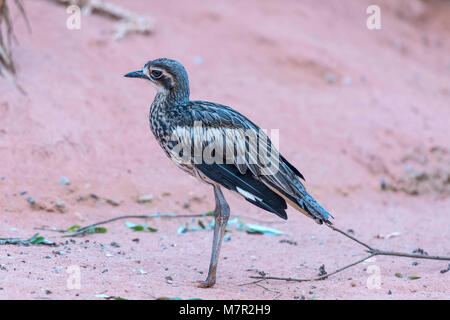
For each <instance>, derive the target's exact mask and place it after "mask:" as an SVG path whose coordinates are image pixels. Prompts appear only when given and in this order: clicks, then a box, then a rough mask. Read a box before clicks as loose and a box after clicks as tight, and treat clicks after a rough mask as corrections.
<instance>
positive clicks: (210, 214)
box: [203, 211, 214, 217]
mask: <svg viewBox="0 0 450 320" xmlns="http://www.w3.org/2000/svg"><path fill="white" fill-rule="evenodd" d="M203 216H204V217H211V216H214V211H209V212H207V213H205V214H204V215H203Z"/></svg>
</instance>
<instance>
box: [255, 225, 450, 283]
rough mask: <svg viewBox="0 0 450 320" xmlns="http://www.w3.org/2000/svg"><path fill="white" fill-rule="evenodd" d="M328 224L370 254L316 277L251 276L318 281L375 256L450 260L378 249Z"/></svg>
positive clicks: (448, 258) (268, 278)
mask: <svg viewBox="0 0 450 320" xmlns="http://www.w3.org/2000/svg"><path fill="white" fill-rule="evenodd" d="M326 226H327V227H328V228H330V229H332V230H334V231H336V232H338V233H340V234H342V235H344V236H345V237H347V238H349V239H351V240H352V241H355V242H356V243H358V244H360V245H361V246H363V247H366V248H367V249H368V250H367V252H369V255H367V256H366V257H364V258H362V259H360V260H358V261H355V262H353V263H351V264H348V265H346V266H344V267H342V268H339V269H337V270H335V271H333V272H331V273H328V274H325V275H322V276H319V277H315V278H307V279H297V278H286V277H271V276H250V278H252V279H261V280H283V281H295V282H304V281H318V280H323V279H325V278H328V277H329V276H331V275H334V274H336V273H339V272H341V271H343V270H345V269H348V268H350V267H353V266H355V265H357V264H360V263H362V262H364V261H366V260H367V259H370V258H372V257H374V256H396V257H407V258H416V259H430V260H446V261H450V257H445V256H428V255H422V254H413V253H405V252H396V251H386V250H380V249H376V248H373V247H371V246H370V245H368V244H367V243H365V242H363V241H361V240H359V239H357V238H355V237H353V236H352V235H349V234H348V233H347V232H345V231H342V230H341V229H339V228H337V227H335V226H333V225H330V224H326ZM249 284H254V283H249Z"/></svg>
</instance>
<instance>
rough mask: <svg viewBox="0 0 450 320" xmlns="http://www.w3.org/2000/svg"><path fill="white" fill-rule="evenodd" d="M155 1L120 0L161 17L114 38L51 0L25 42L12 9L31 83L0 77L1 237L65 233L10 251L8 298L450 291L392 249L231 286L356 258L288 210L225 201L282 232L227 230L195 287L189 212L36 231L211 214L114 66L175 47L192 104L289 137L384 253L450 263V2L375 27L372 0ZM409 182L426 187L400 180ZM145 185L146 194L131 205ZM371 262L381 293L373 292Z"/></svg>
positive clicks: (142, 89)
mask: <svg viewBox="0 0 450 320" xmlns="http://www.w3.org/2000/svg"><path fill="white" fill-rule="evenodd" d="M110 1H111V2H114V3H122V4H124V2H122V1H118V0H115V1H113V0H110ZM151 3H152V4H149V2H147V1H137V0H132V1H131V0H130V1H127V2H126V6H127V8H129V9H130V10H133V11H136V12H140V13H141V14H144V15H148V16H152V17H154V18H155V19H156V30H155V32H154V34H153V35H151V36H142V35H130V36H128V37H126V38H125V39H123V40H121V41H114V40H112V31H113V29H114V22H112V21H111V20H109V19H107V18H105V17H100V16H97V15H91V16H87V17H83V18H82V28H81V30H68V29H67V28H66V18H67V14H66V12H65V8H63V7H60V6H56V5H54V4H52V3H50V2H48V1H43V0H39V1H38V0H36V1H26V7H27V11H28V15H29V19H30V22H31V24H32V27H33V32H32V34H28V33H27V31H26V26H25V24H24V23H23V21H21V20H20V18H19V14H18V13H17V12H15V11H14V12H13V13H14V17H17V18H18V19H16V23H15V27H16V34H17V37H18V38H19V40H20V45H19V46H15V47H14V56H15V59H16V63H17V66H18V81H19V82H20V83H21V85H22V86H23V88H25V90H26V91H27V93H28V95H26V96H24V95H22V94H20V92H18V91H17V90H15V89H14V88H12V87H11V86H10V85H9V84H8V83H7V82H6V81H5V80H4V79H0V115H1V116H0V159H1V162H0V163H1V166H0V176H1V177H2V178H1V180H0V209H1V214H0V237H23V238H27V237H30V236H31V235H33V234H34V233H36V232H39V233H40V234H41V235H43V236H45V237H46V238H47V239H49V240H52V241H55V242H57V243H58V244H60V245H59V246H58V247H49V246H43V245H37V246H31V247H18V246H14V245H7V246H5V245H3V246H0V298H1V299H20V298H26V299H96V298H97V299H103V298H102V296H96V295H99V294H104V295H107V296H115V297H123V298H127V299H153V298H156V297H180V298H183V299H189V298H202V299H302V298H305V299H448V298H449V297H450V295H449V294H450V283H449V275H450V272H447V273H441V272H440V271H441V270H444V269H447V263H445V262H442V261H428V260H414V259H407V258H393V257H392V258H391V257H377V259H376V260H373V261H370V262H367V263H365V264H360V265H358V266H356V267H354V268H351V269H348V270H346V271H344V272H342V273H339V274H337V275H335V276H333V277H331V278H329V279H327V280H325V281H320V282H315V283H307V282H305V283H286V282H284V281H281V282H277V281H265V282H262V283H260V285H261V286H258V285H254V284H253V285H243V286H240V285H241V284H245V283H248V282H251V281H252V279H250V278H249V276H252V275H257V274H258V272H261V271H263V272H265V273H266V274H268V275H272V276H285V277H287V276H290V277H297V278H304V277H310V276H315V275H317V273H318V272H319V271H318V270H319V267H320V266H321V265H322V264H324V265H325V269H326V270H327V271H328V272H331V271H332V270H334V269H336V268H338V267H340V266H343V265H345V264H347V263H350V262H352V261H354V260H357V259H359V258H361V257H363V255H364V250H363V248H361V247H358V246H357V245H355V244H354V243H352V242H351V241H349V240H348V239H346V238H344V237H342V236H340V235H338V234H337V233H334V232H331V231H330V230H329V229H328V228H325V227H323V226H319V225H316V224H315V223H314V222H313V221H311V220H309V219H307V218H305V217H304V216H303V215H300V214H298V213H297V212H295V211H294V210H290V211H289V212H288V214H289V220H288V221H286V222H285V221H281V220H280V219H278V218H277V217H276V216H274V215H270V214H269V213H266V212H261V211H260V210H259V209H258V208H256V207H253V206H250V205H249V204H248V203H247V202H245V201H243V200H241V199H238V198H235V197H234V196H232V195H230V194H228V193H227V194H226V197H227V198H228V199H229V202H230V205H231V208H232V213H233V214H234V215H238V216H240V218H241V219H242V220H243V221H245V222H251V223H258V224H261V225H265V226H270V227H272V228H276V229H278V230H281V231H283V232H284V233H285V234H284V235H280V236H271V235H250V234H247V233H245V232H242V231H238V230H236V229H235V226H230V230H231V231H232V232H230V233H229V235H230V236H231V238H230V239H229V241H227V242H226V243H225V244H224V247H223V250H222V259H221V262H220V265H219V271H218V283H217V285H216V286H215V287H214V288H212V289H206V290H205V289H200V288H196V286H195V284H194V283H193V281H195V280H201V279H203V278H204V277H205V274H206V272H207V267H208V263H209V256H210V247H211V242H212V232H211V231H196V232H189V233H186V234H179V233H177V230H178V228H179V227H180V226H182V225H184V224H185V223H186V222H189V223H191V224H193V225H194V224H196V223H197V222H196V221H194V222H192V221H191V219H189V218H185V219H153V220H151V221H147V224H148V225H149V226H152V227H155V228H157V229H158V231H157V232H154V233H152V232H136V231H133V230H131V229H129V228H127V227H126V225H125V221H124V220H122V221H118V222H114V223H111V224H108V225H106V226H105V227H106V228H107V233H104V234H94V235H88V236H85V237H82V238H73V239H67V238H60V234H58V233H55V232H50V231H36V230H35V229H34V228H36V227H52V228H59V229H66V228H68V227H70V226H72V225H75V224H77V225H87V224H90V223H93V222H96V221H99V220H102V219H107V218H111V217H114V216H118V215H124V214H152V213H155V212H164V213H183V214H189V213H192V214H198V213H204V212H207V211H210V210H211V209H212V208H213V206H214V202H213V195H212V190H210V188H209V187H208V186H206V185H201V184H199V183H198V182H197V181H195V180H193V178H190V177H188V176H187V175H185V174H184V173H183V172H181V171H179V169H177V168H176V167H175V166H174V165H173V164H172V163H170V162H169V160H168V159H167V158H166V156H165V155H164V154H163V152H162V151H161V150H160V148H159V146H158V145H157V143H156V141H155V139H154V138H153V136H152V135H151V132H150V130H149V128H148V116H147V113H148V108H149V105H150V103H151V101H152V99H153V96H154V94H155V92H154V90H153V88H152V87H151V86H149V85H148V84H146V83H144V82H143V81H142V82H139V81H131V80H128V79H124V78H123V77H122V75H123V74H125V73H126V72H129V71H133V70H135V69H137V68H140V67H141V66H142V65H143V64H144V63H145V62H146V61H147V60H149V59H154V58H158V57H170V58H174V59H177V60H179V61H181V62H182V63H183V64H184V65H185V66H186V68H187V70H188V72H189V74H190V80H191V92H192V95H191V96H192V98H193V99H202V100H210V101H215V102H220V103H222V104H227V105H230V106H233V107H234V108H236V109H237V110H239V111H241V112H242V113H244V114H246V115H247V116H249V117H250V118H251V119H253V120H254V121H255V122H256V123H257V124H259V125H260V126H261V127H262V128H268V129H270V128H277V129H279V130H280V150H281V151H282V152H283V154H284V155H285V156H286V157H287V158H288V159H290V162H292V163H293V164H295V165H296V166H297V167H298V168H299V169H300V171H301V172H302V173H303V174H304V175H305V177H306V180H307V188H308V190H309V191H310V192H311V193H312V194H313V195H314V196H315V197H316V198H317V199H318V200H319V201H320V202H321V203H322V204H323V206H325V207H326V208H327V209H329V210H330V212H332V213H333V215H334V217H335V224H336V226H338V227H341V228H343V229H344V230H347V229H352V230H353V231H354V234H355V235H356V236H357V237H360V238H361V239H363V240H366V241H367V242H369V243H371V244H373V245H374V246H377V247H380V248H383V249H392V250H398V251H405V252H412V251H413V250H415V249H417V248H422V249H424V250H425V251H426V252H428V253H429V254H435V255H447V256H449V255H450V237H449V236H450V229H449V225H450V218H449V214H450V212H449V208H450V199H449V197H448V195H449V193H448V188H449V179H448V174H449V171H448V170H449V167H450V165H449V158H448V147H449V140H448V136H449V134H450V130H449V126H448V120H449V116H450V111H449V110H450V109H449V98H450V81H449V80H450V40H449V39H450V22H449V20H448V18H447V19H446V17H448V15H450V4H449V3H448V2H443V1H431V2H430V3H429V4H427V3H424V2H421V1H412V0H408V1H381V2H380V3H381V4H380V6H381V9H382V29H381V30H375V31H369V30H368V29H367V28H366V25H365V23H366V17H367V15H366V14H365V10H366V8H367V6H368V5H369V4H371V1H338V0H335V1H326V4H325V2H324V3H322V2H319V1H313V0H310V1H302V2H301V3H300V2H298V1H283V4H280V2H278V1H277V2H275V1H256V0H255V1H196V2H191V1H189V2H184V1H183V2H181V1H175V0H164V1H159V0H158V1H152V2H151ZM414 150H421V151H420V152H419V153H417V152H416V151H414ZM433 150H441V151H442V150H443V151H442V152H441V151H439V152H440V153H439V155H438V156H435V155H436V153H435V151H433ZM411 154H413V155H415V154H420V155H421V156H417V157H414V156H411ZM418 170H419V171H418ZM423 174H425V175H426V177H427V178H426V179H424V178H423ZM445 175H447V176H445ZM62 177H66V178H67V179H68V180H69V182H70V183H69V184H68V185H64V184H62V183H61V178H62ZM436 177H437V178H436ZM408 179H412V180H408ZM405 181H413V182H406V184H408V183H413V184H416V185H420V186H421V187H420V188H419V187H417V188H416V189H417V190H416V191H415V192H408V190H410V189H408V187H405ZM382 186H383V188H384V190H383V188H382ZM422 186H424V187H422ZM393 190H396V191H393ZM25 192H26V193H25ZM24 193H25V194H24ZM92 194H95V195H97V196H98V199H94V198H93V197H92V196H91V195H92ZM146 194H152V195H153V200H152V201H151V202H150V203H145V204H139V203H137V201H136V199H137V197H138V196H140V195H146ZM28 197H32V198H33V199H34V201H35V203H34V204H33V205H31V204H30V203H29V202H28V201H27V198H28ZM108 199H109V200H112V201H107V200H108ZM116 202H119V204H118V205H116V206H115V205H114V204H117V203H116ZM129 220H130V221H132V222H134V223H137V224H139V223H143V221H139V220H133V219H129ZM203 221H205V224H208V223H209V221H208V218H205V219H203ZM394 232H396V233H397V236H395V237H390V238H383V235H384V236H385V235H389V234H392V233H394ZM137 239H138V240H137ZM281 240H289V241H291V242H287V241H281ZM414 262H418V264H416V263H414ZM70 266H76V267H79V268H80V270H81V273H80V275H81V288H80V289H70V286H69V287H68V285H67V281H68V279H69V276H70V274H69V273H67V269H68V267H70ZM373 270H379V272H380V273H379V274H380V277H381V278H380V279H381V284H380V287H379V288H378V289H377V288H372V289H369V288H368V287H367V281H370V279H371V278H370V277H371V276H372V275H373V273H372V272H374V271H373ZM396 273H401V274H402V275H404V277H403V278H399V277H396V276H395V274H396ZM407 276H419V277H421V278H420V279H417V280H410V279H408V278H406V277H407ZM168 277H170V278H168ZM170 279H171V280H170Z"/></svg>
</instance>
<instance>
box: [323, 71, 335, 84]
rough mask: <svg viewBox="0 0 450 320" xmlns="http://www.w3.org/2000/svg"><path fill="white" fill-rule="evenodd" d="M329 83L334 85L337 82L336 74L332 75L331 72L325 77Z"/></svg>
mask: <svg viewBox="0 0 450 320" xmlns="http://www.w3.org/2000/svg"><path fill="white" fill-rule="evenodd" d="M325 77H326V79H327V81H328V83H334V82H336V77H335V76H334V74H332V73H331V72H327V74H326V75H325Z"/></svg>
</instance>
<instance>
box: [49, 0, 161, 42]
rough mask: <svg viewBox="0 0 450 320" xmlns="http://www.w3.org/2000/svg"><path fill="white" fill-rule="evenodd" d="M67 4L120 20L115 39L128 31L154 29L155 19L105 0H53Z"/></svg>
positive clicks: (85, 11)
mask: <svg viewBox="0 0 450 320" xmlns="http://www.w3.org/2000/svg"><path fill="white" fill-rule="evenodd" d="M51 1H53V2H56V3H58V4H62V5H65V6H68V5H77V6H79V7H80V8H82V10H83V13H85V14H89V13H91V12H92V13H96V14H100V15H104V16H107V17H110V18H112V19H114V20H119V23H118V24H117V26H116V32H115V34H114V39H122V38H124V37H125V36H126V35H127V34H128V33H133V32H135V33H141V34H150V33H152V32H153V30H154V21H153V19H151V18H149V17H145V16H141V15H139V14H137V13H134V12H131V11H128V10H126V9H124V8H122V7H120V6H118V5H115V4H111V3H108V2H105V1H103V0H51Z"/></svg>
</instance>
